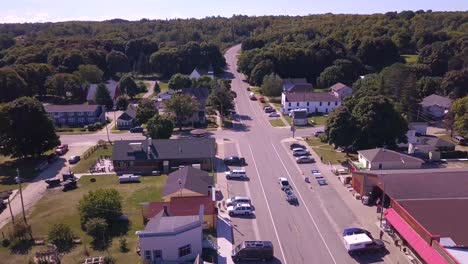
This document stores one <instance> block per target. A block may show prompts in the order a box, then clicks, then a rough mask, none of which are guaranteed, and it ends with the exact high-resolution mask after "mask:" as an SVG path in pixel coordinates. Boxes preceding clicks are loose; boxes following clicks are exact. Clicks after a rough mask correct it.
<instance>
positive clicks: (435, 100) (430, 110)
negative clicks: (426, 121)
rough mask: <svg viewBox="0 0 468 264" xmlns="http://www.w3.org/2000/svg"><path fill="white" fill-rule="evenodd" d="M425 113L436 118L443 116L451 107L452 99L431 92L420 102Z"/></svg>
mask: <svg viewBox="0 0 468 264" xmlns="http://www.w3.org/2000/svg"><path fill="white" fill-rule="evenodd" d="M420 105H421V107H422V109H423V111H424V113H426V114H429V115H431V116H433V117H435V118H442V117H443V116H444V115H445V114H446V113H447V112H448V110H449V109H450V106H451V105H452V100H451V99H450V98H448V97H443V96H440V95H437V94H431V95H429V96H427V97H425V98H424V99H423V100H422V102H421V103H420Z"/></svg>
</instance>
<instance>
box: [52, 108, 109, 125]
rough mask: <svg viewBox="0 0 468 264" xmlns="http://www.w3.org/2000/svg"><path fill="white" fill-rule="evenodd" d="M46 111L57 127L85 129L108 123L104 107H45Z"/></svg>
mask: <svg viewBox="0 0 468 264" xmlns="http://www.w3.org/2000/svg"><path fill="white" fill-rule="evenodd" d="M44 109H45V111H46V112H47V114H48V115H49V117H50V118H51V119H52V120H53V121H54V125H56V126H69V127H84V126H86V125H90V124H95V123H100V124H104V123H105V122H106V112H105V107H104V106H102V105H80V104H74V105H44Z"/></svg>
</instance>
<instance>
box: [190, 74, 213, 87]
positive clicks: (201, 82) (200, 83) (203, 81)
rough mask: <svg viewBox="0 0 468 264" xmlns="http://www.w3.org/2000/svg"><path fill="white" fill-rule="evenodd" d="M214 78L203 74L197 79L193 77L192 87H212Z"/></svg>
mask: <svg viewBox="0 0 468 264" xmlns="http://www.w3.org/2000/svg"><path fill="white" fill-rule="evenodd" d="M213 82H214V80H213V79H211V78H210V77H209V76H206V75H203V76H202V77H200V78H198V79H196V78H193V79H192V87H193V88H208V89H211V85H212V84H213Z"/></svg>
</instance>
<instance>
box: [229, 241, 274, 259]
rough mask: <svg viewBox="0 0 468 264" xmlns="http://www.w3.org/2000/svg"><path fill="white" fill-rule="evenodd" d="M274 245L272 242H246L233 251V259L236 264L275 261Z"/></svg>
mask: <svg viewBox="0 0 468 264" xmlns="http://www.w3.org/2000/svg"><path fill="white" fill-rule="evenodd" d="M273 256H274V252H273V243H271V241H244V242H242V243H240V244H239V245H238V246H237V247H235V248H234V249H233V250H232V253H231V257H232V260H233V261H234V262H239V261H245V260H251V261H262V262H266V261H271V260H273Z"/></svg>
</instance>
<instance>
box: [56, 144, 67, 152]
mask: <svg viewBox="0 0 468 264" xmlns="http://www.w3.org/2000/svg"><path fill="white" fill-rule="evenodd" d="M67 151H68V145H67V144H64V145H61V146H59V147H57V148H56V149H55V153H56V154H57V155H63V154H65V153H67Z"/></svg>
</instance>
